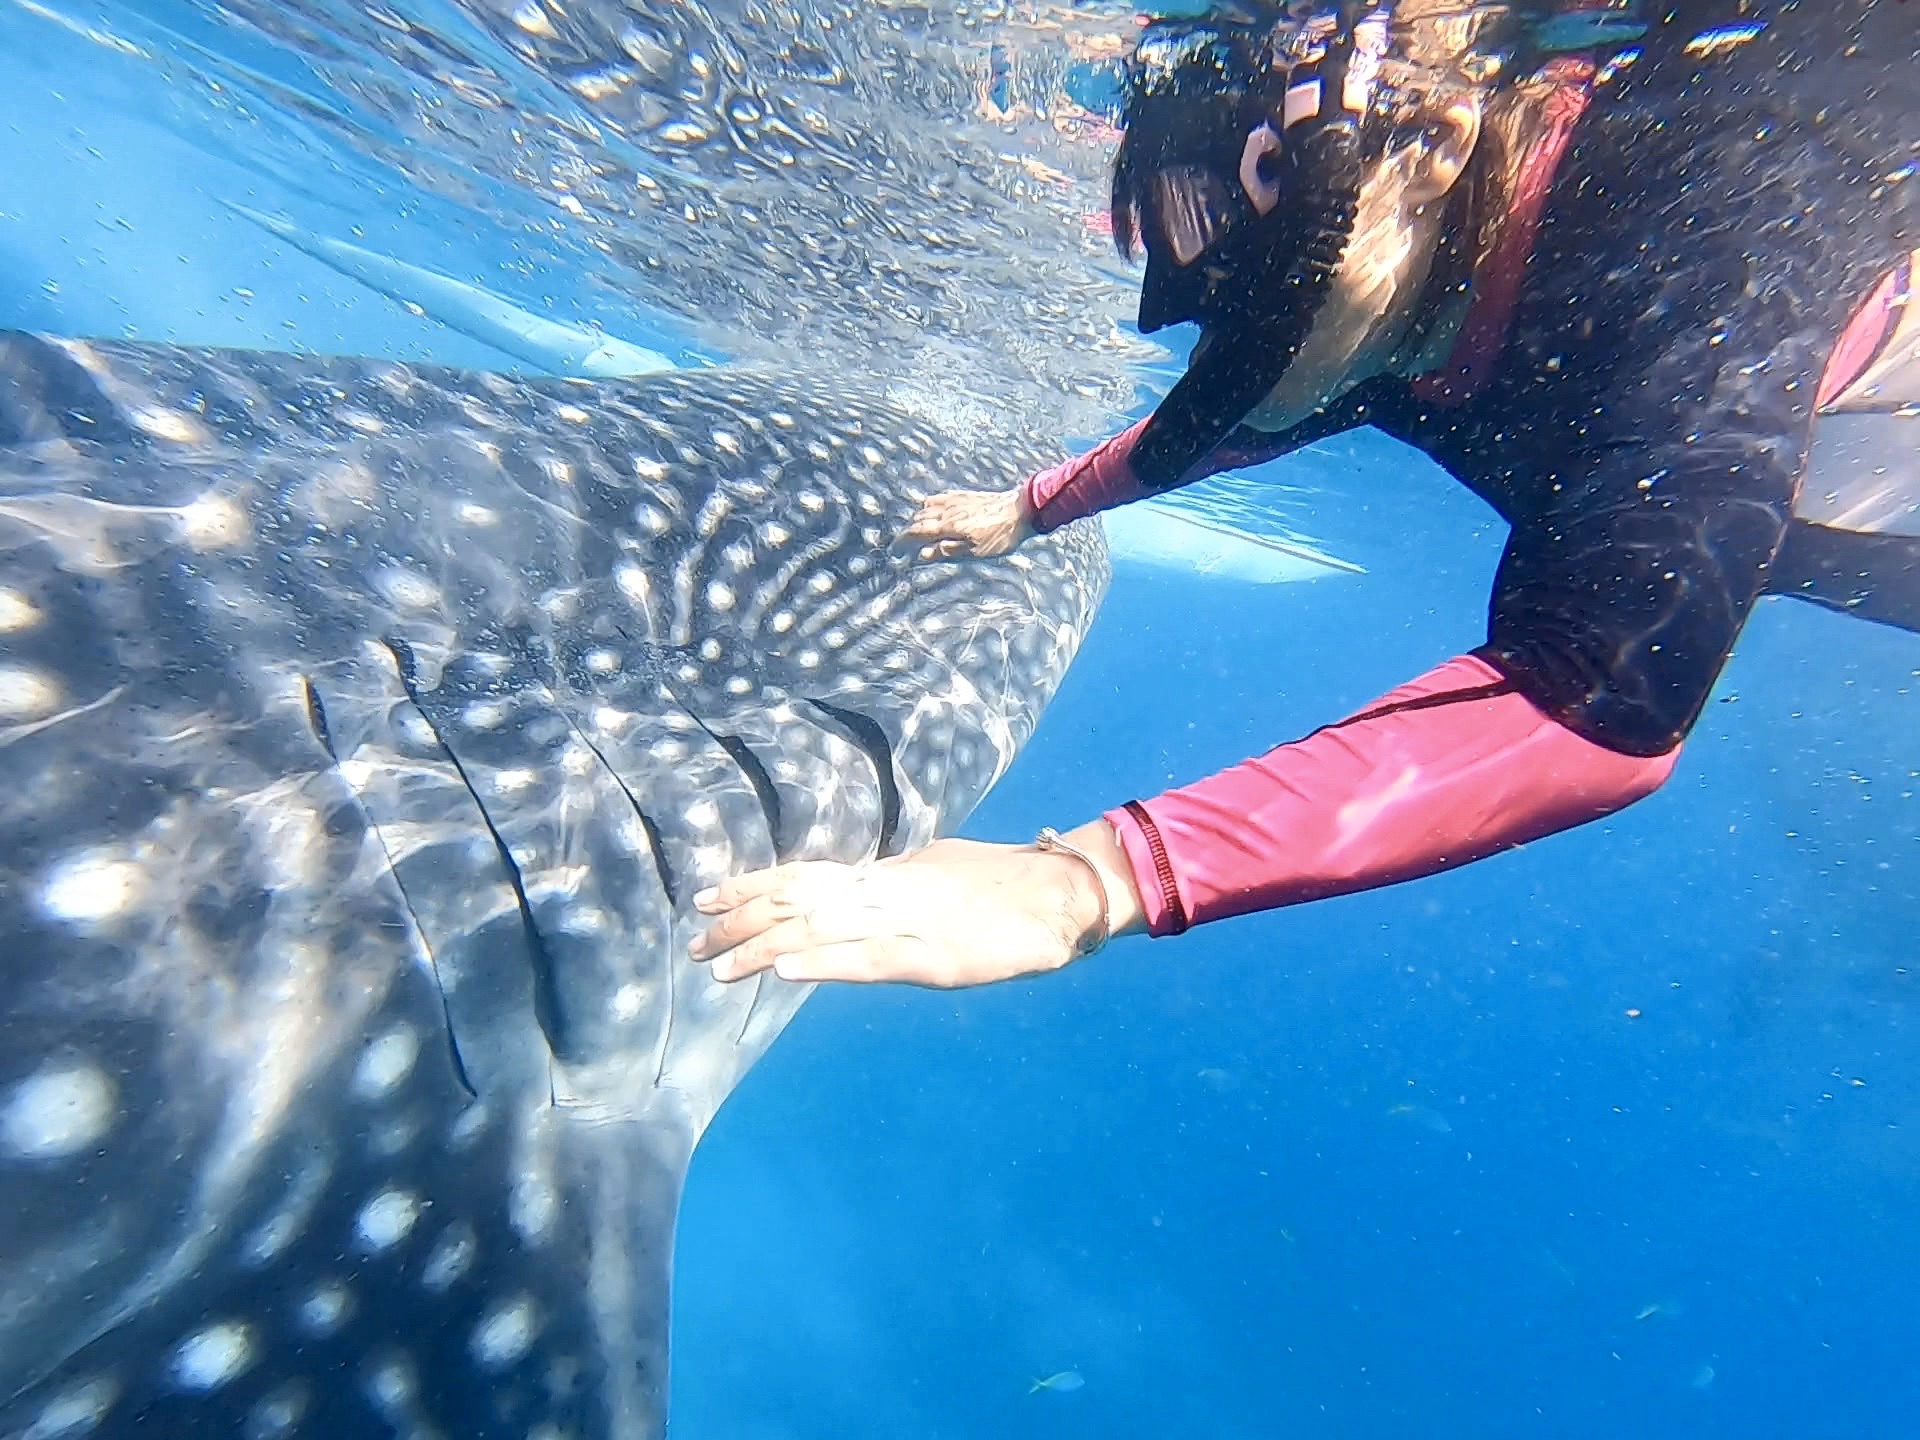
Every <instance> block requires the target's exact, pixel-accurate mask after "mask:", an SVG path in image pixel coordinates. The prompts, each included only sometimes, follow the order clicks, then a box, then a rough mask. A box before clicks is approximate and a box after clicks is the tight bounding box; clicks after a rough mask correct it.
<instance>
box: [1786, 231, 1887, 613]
mask: <svg viewBox="0 0 1920 1440" xmlns="http://www.w3.org/2000/svg"><path fill="white" fill-rule="evenodd" d="M1916 275H1920V251H1915V252H1914V254H1913V255H1911V256H1909V257H1908V258H1907V259H1906V260H1905V261H1903V262H1902V263H1901V264H1900V265H1898V266H1896V267H1895V268H1894V269H1893V271H1892V272H1891V273H1889V274H1888V276H1887V277H1886V279H1885V280H1883V281H1882V282H1881V284H1880V286H1879V287H1878V288H1877V289H1876V290H1875V291H1874V293H1873V295H1872V297H1871V298H1870V299H1869V300H1868V302H1867V304H1866V305H1865V306H1864V307H1862V309H1861V312H1860V314H1859V315H1858V316H1856V317H1855V319H1854V321H1853V323H1852V324H1850V325H1849V326H1848V327H1847V332H1846V335H1845V336H1844V337H1843V338H1842V340H1841V342H1840V345H1839V347H1838V349H1837V351H1836V353H1835V355H1834V359H1833V362H1832V363H1831V364H1830V365H1829V366H1828V368H1827V374H1826V377H1825V378H1824V379H1823V380H1822V382H1821V387H1820V397H1819V411H1818V419H1817V420H1816V421H1815V427H1814V434H1813V447H1812V453H1811V455H1810V456H1809V459H1808V463H1807V474H1806V478H1805V480H1804V481H1803V482H1802V484H1801V487H1800V497H1799V500H1798V502H1797V503H1796V504H1795V506H1794V519H1793V522H1792V523H1791V524H1790V525H1789V526H1788V529H1787V536H1786V540H1785V542H1784V543H1783V544H1782V546H1781V548H1780V553H1779V555H1777V556H1776V557H1775V559H1774V564H1773V570H1772V573H1771V575H1770V576H1769V579H1768V582H1767V591H1768V593H1769V594H1774V595H1790V596H1793V597H1795V598H1796V599H1801V600H1808V601H1811V602H1813V603H1814V604H1816V605H1824V606H1826V607H1827V608H1829V609H1833V610H1840V611H1844V612H1846V613H1847V614H1850V615H1858V616H1860V617H1861V618H1862V619H1865V620H1874V621H1878V622H1879V623H1881V624H1883V625H1894V626H1898V627H1899V628H1901V629H1903V630H1913V631H1916V632H1920V304H1915V303H1911V302H1912V300H1913V287H1914V281H1915V278H1916Z"/></svg>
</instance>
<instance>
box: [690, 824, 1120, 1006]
mask: <svg viewBox="0 0 1920 1440" xmlns="http://www.w3.org/2000/svg"><path fill="white" fill-rule="evenodd" d="M1096 823H1097V824H1100V825H1101V828H1102V829H1107V827H1106V826H1105V825H1104V822H1096ZM1108 833H1109V834H1110V833H1111V832H1110V830H1109V831H1108ZM1083 843H1084V842H1083ZM1089 849H1091V847H1089ZM1113 849H1114V852H1115V854H1119V850H1118V843H1117V842H1114V843H1113ZM1093 863H1094V864H1095V865H1097V866H1098V867H1099V868H1100V871H1101V882H1100V883H1096V881H1095V878H1094V873H1093V871H1091V870H1089V869H1088V866H1087V864H1086V863H1083V862H1082V861H1080V860H1078V859H1076V858H1074V857H1073V856H1071V855H1063V854H1060V853H1058V852H1051V851H1043V850H1040V849H1037V848H1036V847H1034V846H1031V845H987V844H983V843H981V842H980V841H977V840H936V841H935V842H934V843H933V844H931V845H929V846H928V847H927V848H926V849H924V850H922V851H919V852H918V853H916V854H913V855H907V856H902V857H899V858H896V859H892V860H881V861H878V862H876V863H872V864H865V865H839V864H835V863H833V862H832V861H825V860H810V861H801V862H797V863H795V864H791V865H779V866H775V867H774V868H772V869H770V870H760V871H757V872H755V873H754V874H751V875H738V876H735V877H734V878H733V879H731V880H725V881H722V882H721V883H720V884H719V885H718V886H717V887H715V888H714V889H712V890H709V891H705V892H703V893H702V894H700V895H698V896H696V897H695V900H694V903H695V904H696V905H697V906H698V907H699V909H700V910H701V912H702V913H704V914H706V915H709V916H712V917H713V924H712V925H711V926H710V927H709V928H708V929H707V930H706V931H705V933H703V934H702V935H700V936H699V937H698V938H696V939H695V940H694V942H693V945H692V946H691V949H690V953H691V955H692V957H693V958H694V959H695V960H711V961H712V962H713V974H714V978H715V979H717V980H740V979H744V978H746V977H747V976H749V975H757V974H758V973H759V972H761V971H762V970H766V969H768V968H771V969H772V970H773V971H774V972H775V973H776V974H778V975H779V976H780V977H781V978H782V979H786V980H865V981H886V980H890V981H899V982H904V983H906V984H909V985H927V986H933V987H936V988H940V989H951V988H956V987H959V986H963V985H984V984H987V983H989V982H991V981H994V980H1011V979H1013V978H1014V977H1016V976H1020V975H1037V974H1040V973H1042V972H1044V971H1048V970H1058V969H1059V968H1061V967H1062V966H1063V965H1066V964H1067V963H1068V962H1070V961H1071V960H1073V959H1074V957H1075V956H1076V954H1078V953H1079V949H1080V945H1081V942H1082V940H1083V939H1085V938H1086V937H1087V936H1088V935H1090V934H1093V933H1096V932H1097V929H1098V926H1099V924H1100V918H1101V905H1102V903H1103V897H1102V895H1101V893H1100V885H1101V883H1104V885H1105V886H1106V889H1107V891H1108V893H1109V894H1110V895H1111V896H1112V900H1111V904H1112V906H1113V910H1114V913H1113V917H1112V923H1113V928H1114V930H1115V931H1119V930H1121V929H1124V928H1132V927H1133V926H1134V925H1137V923H1138V911H1139V902H1138V900H1137V899H1136V898H1135V896H1134V895H1133V892H1132V889H1131V885H1130V882H1129V881H1128V880H1127V879H1126V878H1125V871H1124V856H1122V857H1121V861H1120V863H1121V866H1122V868H1121V870H1120V873H1119V874H1118V875H1108V874H1107V865H1108V861H1107V859H1106V857H1105V856H1101V857H1100V858H1099V859H1096V860H1094V861H1093ZM1116 892H1117V893H1116Z"/></svg>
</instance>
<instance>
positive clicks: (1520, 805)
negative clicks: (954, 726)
mask: <svg viewBox="0 0 1920 1440" xmlns="http://www.w3.org/2000/svg"><path fill="white" fill-rule="evenodd" d="M1738 428H1739V427H1738V425H1737V424H1734V423H1729V424H1728V426H1727V430H1728V432H1729V433H1727V434H1726V435H1724V436H1723V437H1722V438H1721V439H1720V440H1719V441H1717V442H1709V441H1705V440H1702V439H1700V438H1698V436H1697V435H1696V437H1695V438H1694V439H1693V440H1692V441H1691V442H1690V444H1689V446H1688V448H1687V450H1686V453H1685V461H1686V462H1690V464H1689V468H1688V470H1687V471H1686V472H1677V471H1674V470H1671V469H1669V470H1668V471H1667V472H1666V473H1668V474H1670V475H1675V476H1676V477H1677V478H1676V483H1675V485H1674V490H1675V492H1676V493H1675V494H1673V495H1671V496H1667V497H1661V496H1658V495H1655V494H1652V493H1651V492H1650V491H1649V490H1648V489H1646V488H1644V487H1641V486H1640V485H1639V484H1638V483H1637V482H1630V481H1629V479H1628V477H1630V476H1631V475H1633V474H1644V473H1650V471H1651V472H1657V471H1659V470H1660V468H1661V463H1660V462H1661V461H1662V460H1672V461H1674V462H1681V461H1682V452H1681V451H1680V450H1679V449H1678V448H1676V449H1673V450H1667V449H1665V448H1664V447H1661V446H1658V445H1642V446H1640V447H1637V449H1636V451H1635V452H1634V453H1632V454H1621V455H1615V456H1612V457H1610V458H1602V459H1601V460H1600V461H1599V465H1598V467H1597V468H1600V469H1603V470H1604V469H1606V468H1607V467H1608V466H1609V465H1612V466H1617V467H1618V473H1617V475H1601V476H1599V477H1598V478H1597V480H1596V484H1595V485H1594V487H1593V488H1591V489H1589V490H1587V492H1586V495H1587V498H1586V499H1585V500H1583V501H1582V502H1581V503H1580V504H1579V505H1577V506H1572V507H1569V508H1568V509H1567V510H1565V511H1563V512H1562V513H1560V514H1558V515H1554V516H1548V517H1542V518H1539V519H1536V520H1534V521H1532V522H1530V523H1527V524H1523V525H1522V526H1521V527H1519V528H1518V529H1516V531H1515V533H1514V535H1513V537H1512V539H1511V540H1510V542H1509V544H1508V548H1507V554H1506V556H1505V558H1504V560H1503V562H1502V564H1501V567H1500V572H1499V577H1498V579H1497V581H1496V585H1495V590H1494V596H1493V602H1492V613H1491V624H1490V627H1489V640H1488V643H1487V644H1486V645H1485V646H1483V647H1482V648H1481V649H1480V650H1478V651H1476V652H1475V653H1473V654H1472V655H1466V656H1461V657H1459V658H1457V659H1454V660H1451V661H1449V662H1448V663H1446V664H1445V665H1442V666H1440V667H1439V668H1438V669H1436V670H1434V671H1431V672H1429V673H1428V674H1426V675H1424V676H1421V677H1420V678H1419V679H1417V680H1414V681H1413V682H1411V683H1410V684H1408V685H1405V686H1403V687H1401V688H1400V689H1399V690H1396V691H1394V692H1393V693H1392V694H1390V695H1387V696H1385V697H1384V698H1383V699H1381V700H1380V701H1379V702H1377V703H1376V704H1375V705H1373V706H1370V707H1369V708H1368V709H1366V710H1364V711H1362V712H1361V713H1360V714H1359V715H1357V716H1355V717H1352V718H1350V719H1348V720H1345V721H1342V722H1340V723H1339V724H1336V725H1332V726H1329V727H1327V728H1326V729H1323V730H1320V731H1316V732H1315V733H1314V734H1312V735H1309V736H1308V737H1307V738H1305V739H1304V740H1300V741H1297V742H1295V743H1293V744H1290V745H1283V746H1281V747H1279V748H1278V749H1276V750H1273V751H1270V752H1268V753H1267V754H1266V755H1263V756H1260V757H1259V758H1257V759H1253V760H1249V761H1246V762H1245V763H1244V764H1241V765H1238V766H1235V767H1234V768H1233V769H1231V770H1227V771H1225V772H1223V773H1221V774H1219V775H1216V776H1213V777H1212V778H1210V779H1207V780H1203V781H1201V782H1199V783H1198V784H1195V785H1190V786H1186V787H1184V788H1182V789H1179V790H1174V791H1170V792H1168V793H1167V794H1165V795H1162V796H1160V797H1158V798H1157V799H1153V800H1149V801H1146V802H1144V803H1139V802H1136V803H1134V804H1130V805H1126V806H1123V807H1121V808H1120V809H1117V810H1114V811H1111V812H1109V814H1108V815H1107V817H1106V818H1107V819H1108V821H1109V822H1110V823H1111V824H1112V825H1113V826H1114V828H1115V831H1116V832H1117V834H1118V837H1119V840H1120V842H1121V844H1122V845H1123V847H1124V848H1125V850H1126V854H1127V859H1128V865H1129V870H1130V872H1131V874H1132V876H1133V878H1134V881H1135V885H1136V888H1137V889H1138V891H1139V894H1140V897H1141V900H1142V905H1143V910H1144V913H1145V920H1146V926H1147V928H1148V930H1149V931H1150V932H1151V933H1153V934H1156V935H1166V934H1175V933H1178V932H1179V931H1180V930H1183V929H1185V928H1186V927H1187V926H1188V925H1190V924H1198V923H1201V922H1203V921H1207V920H1215V919H1221V918H1224V917H1226V916H1230V915H1239V914H1245V913H1247V912H1250V911H1255V910H1267V909H1273V908H1276V907H1278V906H1283V905H1292V904H1298V903H1300V902H1302V901H1307V900H1315V899H1320V898H1323V897H1326V896H1331V895H1341V894H1347V893H1350V892H1353V891H1358V890H1368V889H1373V888H1375V887H1377V886H1381V885H1390V884H1394V883H1396V882H1399V881H1403V880H1410V879H1415V878H1417V877H1420V876H1423V875H1430V874H1434V873H1436V872H1438V871H1442V870H1448V869H1452V868H1454V867H1456V866H1459V865H1464V864H1467V863H1469V862H1471V861H1474V860H1478V859H1482V858H1484V857H1486V856H1489V855H1493V854H1497V853H1499V852H1500V851H1503V850H1508V849H1511V848H1513V847H1514V846H1517V845H1523V844H1526V843H1527V842H1529V841H1532V840H1537V839H1541V838H1544V837H1545V836H1548V835H1552V834H1555V833H1557V832H1559V831H1562V830H1567V829H1571V828H1572V827H1574V826H1576V825H1580V824H1584V823H1586V822H1588V821H1591V820H1596V819H1599V818H1601V817H1603V816H1606V815H1609V814H1612V813H1614V812H1616V811H1618V810H1620V809H1622V808H1624V807H1625V806H1627V805H1629V804H1631V803H1633V802H1634V801H1635V800H1638V799H1640V798H1642V797H1644V796H1646V795H1648V794H1650V793H1652V792H1653V791H1654V790H1656V789H1657V788H1659V786H1660V785H1661V784H1662V783H1664V782H1665V780H1666V779H1667V777H1668V775H1669V774H1671V772H1672V769H1673V765H1674V763H1675V761H1676V759H1677V757H1678V753H1679V746H1680V743H1681V741H1682V740H1683V738H1684V737H1685V735H1686V733H1687V731H1688V730H1689V729H1690V728H1691V726H1692V725H1693V723H1694V721H1695V719H1696V718H1697V717H1698V715H1699V713H1700V710H1701V708H1702V707H1703V706H1704V705H1705V703H1706V700H1707V696H1708V693H1709V692H1710V690H1711V688H1712V686H1713V683H1714V681H1715V679H1716V677H1717V676H1718V675H1719V673H1720V669H1721V667H1722V666H1723V664H1724V663H1725V660H1726V657H1727V655H1728V653H1729V652H1730V651H1731V650H1732V647H1733V642H1734V639H1735V637H1736V636H1737V635H1738V633H1739V630H1740V626H1741V624H1742V623H1743V622H1744V620H1745V618H1746V615H1747V613H1748V611H1749V609H1750V608H1751V606H1752V604H1753V600H1754V598H1755V596H1756V595H1757V594H1758V593H1759V592H1760V589H1761V586H1762V585H1763V583H1764V579H1765V574H1766V570H1767V566H1768V563H1769V561H1770V558H1771V557H1772V555H1773V553H1774V550H1775V548H1776V547H1777V545H1778V542H1779V535H1780V532H1781V527H1782V526H1783V524H1784V518H1783V517H1784V514H1785V507H1784V501H1783V499H1782V498H1781V497H1783V496H1784V494H1785V493H1787V492H1790V490H1791V477H1790V472H1787V471H1786V470H1784V469H1781V470H1780V471H1779V472H1778V473H1762V472H1763V470H1764V468H1765V467H1766V466H1767V465H1768V464H1769V463H1770V462H1769V461H1768V460H1767V459H1766V458H1765V457H1766V456H1767V455H1769V454H1772V455H1779V456H1782V457H1783V459H1782V460H1781V461H1778V462H1773V463H1776V464H1779V465H1782V466H1784V464H1785V463H1786V461H1785V459H1784V457H1786V456H1790V455H1791V454H1793V453H1794V452H1793V450H1792V449H1791V447H1790V446H1786V445H1781V444H1774V445H1772V446H1768V445H1765V444H1761V443H1759V441H1760V440H1761V438H1762V437H1759V436H1757V435H1755V434H1753V433H1747V434H1744V435H1741V434H1735V433H1731V432H1732V431H1734V430H1737V429H1738ZM1696 466H1697V467H1699V468H1693V467H1696ZM1622 492H1624V493H1622ZM1596 493H1598V494H1606V493H1613V494H1615V495H1617V496H1619V497H1620V498H1619V499H1618V501H1617V503H1614V504H1611V505H1608V504H1598V503H1595V501H1594V498H1593V497H1594V496H1595V494H1596ZM1770 497H1771V499H1770Z"/></svg>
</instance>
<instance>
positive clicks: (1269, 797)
mask: <svg viewBox="0 0 1920 1440" xmlns="http://www.w3.org/2000/svg"><path fill="white" fill-rule="evenodd" d="M1673 760H1674V756H1673V755H1671V754H1669V755H1665V756H1658V757H1651V758H1641V757H1636V756H1631V755H1622V754H1619V753H1617V752H1615V751H1612V750H1608V749H1606V748H1605V747H1603V746H1600V745H1596V744H1594V743H1593V742H1591V741H1588V740H1583V739H1581V738H1580V737H1579V736H1577V735H1575V734H1574V733H1573V732H1572V731H1570V730H1568V729H1567V728H1566V727H1564V726H1562V725H1559V724H1556V723H1555V722H1554V721H1552V720H1549V719H1548V718H1547V717H1546V716H1545V715H1543V714H1541V713H1540V711H1539V710H1538V709H1537V708H1535V707H1534V705H1533V704H1532V703H1531V702H1530V701H1528V700H1527V699H1526V698H1525V697H1524V696H1522V695H1520V694H1519V693H1517V691H1516V690H1515V687H1514V686H1513V684H1512V682H1511V681H1509V680H1508V679H1507V678H1506V677H1505V676H1503V675H1502V674H1501V673H1500V672H1499V671H1497V670H1496V669H1494V667H1493V666H1491V665H1490V664H1488V663H1487V662H1486V661H1485V660H1483V659H1480V658H1479V657H1477V656H1471V655H1466V656H1461V657H1459V658H1457V659H1454V660H1450V661H1448V662H1447V663H1446V664H1445V665H1442V666H1440V667H1439V668H1438V669H1435V670H1432V671H1429V672H1428V673H1427V674H1425V675H1422V676H1421V677H1419V678H1418V679H1416V680H1413V681H1411V682H1409V683H1408V684H1406V685H1403V686H1401V687H1400V688H1399V689H1398V690H1395V691H1393V692H1392V693H1391V694H1389V695H1386V696H1384V697H1382V699H1381V700H1379V701H1378V702H1377V703H1375V704H1374V705H1372V706H1369V707H1368V708H1367V709H1366V710H1363V711H1361V712H1360V713H1359V714H1358V715H1355V716H1352V717H1350V718H1349V719H1346V720H1343V721H1341V722H1340V723H1338V724H1336V725H1329V726H1327V727H1326V728H1324V729H1322V730H1317V731H1315V732H1314V733H1313V734H1312V735H1309V736H1307V737H1306V738H1305V739H1304V740H1297V741H1295V742H1294V743H1292V744H1290V745H1282V746H1280V747H1279V748H1278V749H1275V750H1270V751H1268V752H1267V753H1266V754H1265V755H1262V756H1259V757H1257V758H1255V759H1252V760H1248V761H1246V762H1244V763H1242V764H1240V765H1236V766H1234V767H1233V768H1232V769H1230V770H1226V771H1223V772H1221V773H1220V774H1218V775H1215V776H1212V777H1211V778H1209V779H1206V780H1202V781H1200V782H1199V783H1198V784H1195V785H1188V786H1185V787H1183V788H1181V789H1178V790H1171V791H1168V792H1167V793H1166V794H1164V795H1161V796H1159V797H1158V798H1157V799H1153V800H1148V801H1145V802H1139V801H1135V802H1133V803H1131V804H1129V805H1125V806H1122V807H1121V808H1119V809H1116V810H1112V811H1109V812H1108V814H1107V816H1106V819H1107V820H1108V822H1109V823H1110V824H1111V825H1112V826H1113V828H1114V831H1115V833H1116V834H1117V835H1118V837H1119V840H1120V844H1121V846H1122V847H1123V848H1124V850H1125V852H1126V856H1127V863H1128V869H1129V872H1130V873H1131V875H1132V877H1133V882H1134V888H1135V890H1136V891H1137V893H1138V894H1139V897H1140V901H1141V909H1142V911H1143V914H1144V918H1145V923H1146V928H1147V930H1148V931H1149V933H1151V934H1154V935H1177V934H1179V933H1180V932H1181V931H1182V930H1185V929H1186V928H1187V927H1188V926H1189V925H1198V924H1201V923H1203V922H1205V921H1209V920H1221V919H1225V918H1227V917H1228V916H1232V915H1244V914H1248V913H1250V912H1252V911H1256V910H1272V909H1276V908H1278V907H1280V906H1283V905H1298V904H1301V903H1302V902H1304V901H1308V900H1319V899H1324V898H1326V897H1328V896H1333V895H1345V894H1349V893H1351V892H1354V891H1358V890H1371V889H1374V888H1376V887H1378V886H1382V885H1392V884H1396V883H1398V882H1400V881H1403V880H1413V879H1417V878H1419V877H1420V876H1423V875H1431V874H1434V873H1436V872H1438V871H1441V870H1448V869H1452V868H1453V867H1455V866H1458V865H1464V864H1467V863H1468V862H1470V861H1473V860H1479V859H1482V858H1484V857H1486V856H1488V855H1493V854H1496V853H1498V852H1499V851H1502V850H1508V849H1511V848H1513V847H1514V846H1516V845H1523V844H1525V843H1527V842H1528V841H1529V840H1537V839H1540V838H1541V837H1543V836H1546V835H1551V834H1554V833H1556V832H1558V831H1561V830H1566V829H1570V828H1572V827H1573V826H1575V825H1580V824H1584V823H1585V822H1587V821H1589V820H1597V819H1599V818H1601V817H1602V816H1605V815H1608V814H1611V813H1613V812H1614V811H1616V810H1619V809H1621V808H1622V807H1624V806H1626V805H1628V804H1631V803H1632V802H1633V801H1635V800H1637V799H1639V798H1641V797H1642V796H1644V795H1648V794H1650V793H1652V792H1653V791H1654V790H1655V789H1657V788H1658V787H1659V786H1660V784H1661V783H1662V782H1663V781H1664V780H1665V779H1666V778H1667V775H1668V773H1669V772H1670V771H1671V769H1672V767H1673Z"/></svg>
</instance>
